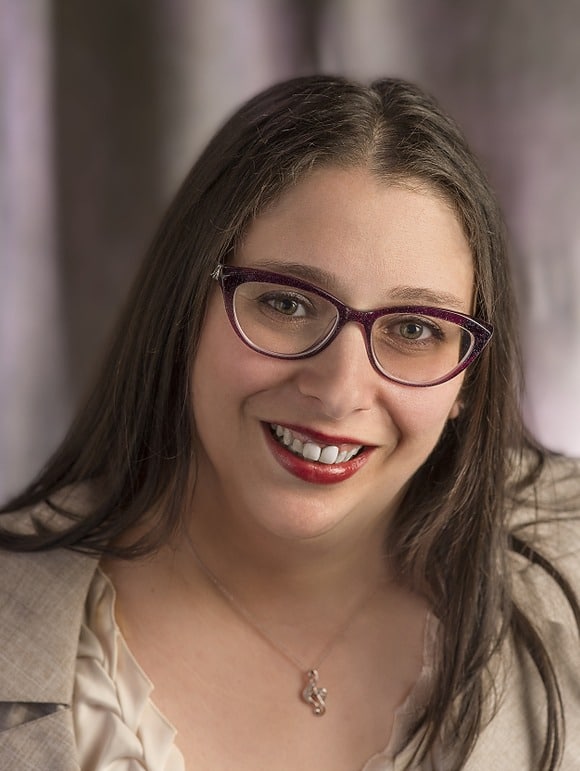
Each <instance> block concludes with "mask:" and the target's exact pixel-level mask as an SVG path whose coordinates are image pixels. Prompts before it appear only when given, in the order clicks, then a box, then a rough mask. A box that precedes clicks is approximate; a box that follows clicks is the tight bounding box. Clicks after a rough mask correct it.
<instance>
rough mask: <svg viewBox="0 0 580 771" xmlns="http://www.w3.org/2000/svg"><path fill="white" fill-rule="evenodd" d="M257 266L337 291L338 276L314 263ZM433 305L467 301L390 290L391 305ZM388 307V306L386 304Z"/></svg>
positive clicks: (421, 289) (448, 294)
mask: <svg viewBox="0 0 580 771" xmlns="http://www.w3.org/2000/svg"><path fill="white" fill-rule="evenodd" d="M254 267H255V268H262V269H263V270H271V271H273V272H275V273H281V274H283V275H289V276H295V277H296V278H300V279H302V280H303V281H308V282H309V283H311V284H315V285H316V286H319V287H321V288H323V289H326V290H327V291H329V292H336V291H337V285H336V284H337V282H336V277H335V276H334V275H333V274H332V273H329V272H328V271H326V270H323V269H322V268H316V267H314V266H312V265H304V264H302V263H300V262H278V261H274V260H260V261H259V263H256V264H255V265H254ZM393 303H395V304H399V305H433V306H436V307H441V308H449V309H450V310H452V309H457V310H461V308H463V307H464V305H465V301H464V300H462V299H461V298H460V297H458V296H457V295H455V294H452V293H451V292H441V291H435V290H433V289H428V288H427V287H416V286H397V287H393V288H392V289H390V290H389V305H392V304H393ZM385 307H387V306H385Z"/></svg>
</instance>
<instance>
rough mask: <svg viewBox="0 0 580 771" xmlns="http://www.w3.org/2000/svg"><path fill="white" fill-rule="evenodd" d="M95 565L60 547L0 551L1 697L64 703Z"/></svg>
mask: <svg viewBox="0 0 580 771" xmlns="http://www.w3.org/2000/svg"><path fill="white" fill-rule="evenodd" d="M37 514H38V516H41V517H42V516H44V514H45V512H43V511H42V507H38V508H37ZM49 515H50V514H49V513H46V516H49ZM96 566H97V560H96V559H94V558H92V557H89V556H87V555H84V554H79V553H76V552H73V551H69V550H65V549H53V550H47V551H38V552H12V551H0V701H7V702H10V701H21V702H22V701H45V702H54V703H68V701H69V698H70V687H71V684H72V677H71V673H72V669H71V667H74V658H75V656H76V646H77V642H78V634H79V629H80V623H81V619H82V612H83V608H84V603H85V599H86V596H87V592H88V589H89V585H90V582H91V579H92V577H93V575H94V572H95V569H96Z"/></svg>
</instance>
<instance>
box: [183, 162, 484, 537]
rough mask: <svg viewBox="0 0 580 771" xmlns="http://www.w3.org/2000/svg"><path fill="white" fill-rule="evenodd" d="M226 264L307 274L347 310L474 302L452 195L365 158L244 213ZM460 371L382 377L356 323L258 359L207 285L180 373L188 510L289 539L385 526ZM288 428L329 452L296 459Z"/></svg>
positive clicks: (434, 434)
mask: <svg viewBox="0 0 580 771" xmlns="http://www.w3.org/2000/svg"><path fill="white" fill-rule="evenodd" d="M234 264H235V265H239V266H248V267H253V268H262V269H266V270H269V271H274V272H277V273H282V274H286V275H293V276H298V277H301V278H305V279H306V280H308V281H310V283H315V284H317V285H319V286H320V287H322V288H323V289H325V290H327V291H329V292H331V293H332V294H333V295H335V296H336V297H338V298H339V299H340V300H342V301H343V302H344V303H346V304H347V305H350V306H351V307H353V308H357V309H364V310H368V309H375V308H382V307H386V306H389V305H401V304H405V303H408V304H415V305H431V306H433V305H435V306H441V307H446V308H451V309H452V310H457V311H460V312H463V313H469V312H470V309H471V304H472V297H473V282H474V274H473V263H472V257H471V254H470V250H469V247H468V244H467V241H466V239H465V236H464V234H463V231H462V229H461V226H460V224H459V222H458V220H457V218H456V216H455V214H454V213H453V211H452V209H451V208H450V207H449V206H448V204H447V203H446V202H445V201H443V200H442V199H441V198H440V197H437V196H436V195H434V194H433V193H432V192H429V191H428V189H426V188H425V187H421V186H420V185H419V184H417V186H415V187H412V186H401V185H396V184H391V183H387V182H384V181H381V180H379V179H377V178H376V177H375V176H373V175H372V174H371V173H370V172H368V171H366V170H364V169H339V168H322V169H318V170H316V171H314V172H312V173H311V174H309V175H308V176H307V177H305V178H303V179H302V180H301V181H299V182H298V183H297V184H296V185H295V186H294V187H292V188H290V189H288V190H287V191H286V192H285V193H284V194H283V195H282V197H281V198H280V199H279V201H278V202H277V203H276V204H275V205H274V206H272V207H271V208H270V209H268V210H267V211H266V212H264V213H262V214H261V215H260V216H259V217H258V218H257V219H256V220H255V221H254V222H253V224H252V225H251V226H250V228H249V230H248V232H247V235H246V237H245V239H244V241H243V243H242V245H241V247H240V248H239V250H238V252H237V254H236V256H235V261H234ZM461 383H462V376H461V375H460V376H458V377H456V378H455V379H454V380H451V381H449V382H447V383H444V384H441V385H438V386H433V387H427V388H415V387H410V386H405V385H400V384H397V383H393V382H390V381H388V380H387V379H386V378H384V377H382V376H381V375H380V374H379V373H378V372H377V371H376V370H375V369H374V368H373V366H372V365H371V363H370V361H369V359H368V356H367V351H366V347H365V342H364V337H363V330H362V328H361V327H359V326H358V325H357V324H355V323H349V324H347V326H346V327H344V329H343V330H342V331H341V332H340V334H339V335H338V337H337V338H336V339H335V340H334V341H333V342H332V343H331V344H330V346H329V347H328V348H326V349H325V350H323V351H321V352H320V353H318V354H316V355H315V356H313V357H311V358H308V359H302V360H293V361H289V360H280V359H274V358H269V357H267V356H265V355H263V354H260V353H257V352H255V351H253V350H251V349H250V348H248V347H247V346H246V345H245V344H244V343H243V342H242V341H241V340H240V338H239V337H238V336H237V335H236V333H235V332H234V330H233V329H232V327H231V325H230V322H229V320H228V318H227V315H226V312H225V309H224V304H223V299H222V295H221V291H220V289H219V287H218V286H217V284H216V287H215V289H214V291H213V293H212V295H211V297H210V301H209V307H208V312H207V317H206V320H205V326H204V328H203V332H202V335H201V339H200V345H199V349H198V353H197V356H196V360H195V363H194V367H193V377H192V398H193V411H194V417H195V424H196V427H197V432H198V436H199V442H200V448H199V457H198V461H199V464H198V477H197V478H198V483H197V488H196V496H197V497H196V501H195V507H196V514H199V513H202V514H203V513H204V512H205V514H206V515H207V516H208V518H211V520H212V521H214V522H215V523H216V524H218V523H220V526H227V527H228V528H232V527H234V528H240V529H241V530H242V531H243V530H244V528H246V529H247V528H251V529H253V530H254V531H257V532H262V533H266V532H267V533H269V534H270V535H275V536H277V537H279V538H285V539H306V538H312V537H314V536H322V535H327V534H329V533H334V534H335V535H339V534H343V535H344V536H345V537H349V538H350V537H353V536H355V535H356V533H357V531H366V532H368V528H369V527H371V528H377V527H382V526H383V525H386V523H387V522H388V518H389V515H390V514H391V512H392V511H393V510H394V508H395V507H396V506H397V505H398V503H399V501H400V500H401V497H402V495H403V493H404V491H405V488H406V486H407V484H408V482H409V480H410V478H411V476H412V475H413V474H414V473H415V471H416V470H417V469H418V468H419V466H421V464H422V463H423V462H424V461H425V459H426V458H427V457H428V455H429V454H430V452H431V451H432V449H433V448H434V446H435V444H436V443H437V440H438V439H439V436H440V435H441V432H442V430H443V428H444V426H445V424H446V422H447V421H448V420H449V419H452V418H453V417H454V416H456V414H457V411H458V409H459V407H458V401H457V400H458V393H459V390H460V388H461ZM276 429H278V430H277V432H276ZM284 429H286V430H287V431H288V432H290V434H288V433H286V440H288V437H290V440H291V441H292V442H293V441H294V439H298V440H299V442H301V443H302V444H308V443H309V444H314V445H318V446H319V447H320V448H321V449H322V450H324V448H325V446H330V447H337V448H338V449H339V452H340V453H341V455H340V456H339V458H338V459H337V460H336V461H335V462H334V463H329V464H326V463H323V462H321V460H319V461H314V460H307V459H305V458H304V457H302V456H301V455H300V453H298V454H297V453H296V452H295V451H292V449H289V448H288V447H286V446H285V445H284V433H283V430H284ZM277 434H282V436H280V437H278V436H277ZM299 446H300V445H298V447H299ZM361 446H362V448H363V449H362V451H360V452H359V454H358V455H357V456H356V458H354V459H353V460H348V459H346V460H343V461H342V462H339V461H340V459H341V458H342V457H344V455H345V454H346V453H349V452H354V451H355V450H356V449H357V448H358V447H361ZM314 453H315V454H316V450H314ZM325 457H326V458H327V459H328V457H330V458H331V459H332V458H333V457H334V451H332V450H331V451H327V453H326V455H325ZM347 458H348V455H347Z"/></svg>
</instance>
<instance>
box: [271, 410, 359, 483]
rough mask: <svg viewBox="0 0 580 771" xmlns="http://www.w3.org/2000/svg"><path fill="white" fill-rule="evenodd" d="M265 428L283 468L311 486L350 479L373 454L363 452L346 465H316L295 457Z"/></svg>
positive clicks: (345, 463)
mask: <svg viewBox="0 0 580 771" xmlns="http://www.w3.org/2000/svg"><path fill="white" fill-rule="evenodd" d="M263 428H264V433H265V434H266V441H267V443H268V446H269V448H270V451H271V452H272V455H273V456H274V458H275V459H276V460H277V461H278V463H279V464H280V465H281V466H282V468H284V469H285V470H286V471H288V472H290V474H292V475H293V476H295V477H298V478H299V479H302V480H303V481H304V482H310V483H311V484H316V485H332V484H336V483H338V482H344V481H345V480H346V479H350V477H352V476H353V475H354V474H356V472H357V471H359V470H360V469H361V468H362V467H363V466H364V465H365V463H366V462H367V460H368V459H369V456H370V452H371V451H370V450H363V451H362V452H360V453H359V454H358V455H357V456H356V457H355V458H352V459H351V460H348V461H345V462H344V463H331V464H326V463H316V462H315V461H311V460H305V459H304V458H302V457H300V456H299V455H295V454H294V453H293V452H290V450H289V449H288V448H287V447H285V446H284V445H283V444H280V442H277V441H276V440H275V439H274V437H273V436H272V432H271V430H270V427H269V426H268V425H265V424H264V426H263Z"/></svg>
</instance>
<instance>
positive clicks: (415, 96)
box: [0, 76, 578, 771]
mask: <svg viewBox="0 0 580 771" xmlns="http://www.w3.org/2000/svg"><path fill="white" fill-rule="evenodd" d="M321 166H340V167H345V168H348V167H364V168H367V169H369V170H370V171H371V172H372V173H373V174H375V175H376V176H377V177H378V178H380V179H383V180H385V181H386V182H405V181H409V180H412V181H417V180H418V181H420V182H422V183H423V184H425V185H426V186H427V187H428V188H429V189H430V190H431V191H433V192H434V193H435V194H437V195H440V196H442V197H443V199H445V200H446V201H447V202H449V203H450V204H451V206H452V207H453V208H454V210H455V211H456V213H457V216H458V218H459V220H460V222H461V223H462V225H463V228H464V232H465V235H466V237H467V239H468V242H469V244H470V247H471V250H472V253H473V259H474V265H475V308H474V313H475V315H476V316H478V317H480V318H482V319H484V320H488V321H490V322H492V323H493V324H494V326H495V329H496V334H495V337H494V340H493V342H492V344H491V345H490V346H488V348H487V349H486V350H485V351H484V353H483V355H482V356H481V357H480V359H479V360H478V361H477V362H476V363H475V364H474V365H473V366H472V367H471V368H470V369H469V370H468V372H467V376H466V378H465V381H464V384H463V394H462V400H463V404H464V408H463V410H462V411H461V414H460V416H459V417H458V418H457V419H456V420H453V421H449V424H448V426H447V428H446V429H445V431H444V433H443V435H442V437H441V439H440V441H439V443H438V445H437V447H436V448H435V450H434V451H433V453H432V454H431V456H430V457H429V459H428V460H427V462H426V463H425V464H424V465H423V466H422V467H421V468H420V469H419V470H418V471H417V472H416V474H415V476H414V478H413V479H412V481H411V484H410V487H409V490H408V493H407V495H406V498H405V499H404V501H403V503H402V505H401V506H400V508H399V510H398V511H397V513H396V515H395V517H394V520H393V522H392V525H391V527H390V530H389V534H388V540H387V543H386V549H387V550H388V553H389V555H390V556H391V559H392V560H393V561H394V563H395V565H396V566H397V567H398V569H399V573H400V575H401V577H402V579H403V580H404V581H406V582H407V583H408V584H409V585H410V586H411V587H413V588H414V589H415V590H417V591H420V592H422V593H423V594H424V595H426V596H427V597H428V599H429V601H430V603H431V605H432V607H433V609H434V612H435V613H436V614H437V616H438V618H439V619H440V620H441V622H442V623H441V629H442V639H441V649H440V657H439V658H440V661H439V668H438V672H437V679H436V682H435V683H434V686H433V690H432V693H431V695H430V700H429V702H428V704H427V706H426V708H425V710H424V712H423V714H422V715H421V718H420V719H419V720H418V722H417V725H416V727H415V736H416V737H419V738H420V741H419V745H418V747H419V749H418V753H419V754H423V755H425V754H427V753H428V752H429V750H430V749H431V748H432V747H433V745H434V743H435V742H436V741H437V740H438V738H440V737H447V739H448V741H449V742H450V743H451V744H452V745H453V748H454V758H455V760H454V761H453V763H454V764H456V765H454V766H453V767H454V768H461V767H462V765H463V763H464V761H465V759H466V758H467V756H468V755H469V753H470V751H471V749H472V748H473V746H474V743H475V741H476V740H477V737H478V735H479V733H480V731H481V728H482V726H483V723H484V720H485V718H486V714H487V712H486V709H487V704H488V703H489V698H490V689H489V676H488V664H489V662H490V660H491V659H492V656H493V654H494V653H495V652H497V650H498V649H499V648H500V647H501V646H502V644H503V643H504V642H505V641H506V639H507V638H508V636H509V635H511V636H512V637H513V639H514V641H515V644H516V645H517V646H519V647H521V648H522V649H523V650H525V651H527V652H528V653H529V654H530V656H531V658H532V661H533V662H534V664H535V665H536V667H537V669H538V671H539V673H540V676H541V679H542V682H543V684H544V689H545V693H546V703H547V714H548V720H547V730H546V736H545V744H544V750H543V754H542V757H541V758H540V759H539V762H538V769H541V771H548V770H549V769H555V768H556V766H557V764H558V758H559V756H560V752H561V744H562V736H563V728H562V721H563V715H562V706H561V699H560V693H559V687H558V681H557V678H556V675H555V673H554V669H553V666H552V662H551V660H550V657H549V654H548V652H547V650H546V648H545V646H544V644H543V642H542V639H541V637H540V636H539V635H538V633H537V632H536V631H535V629H534V626H533V625H532V623H531V621H530V619H529V618H528V617H527V616H526V615H525V613H523V611H521V610H520V609H519V607H518V605H517V603H516V602H515V600H514V599H513V595H512V590H511V586H510V578H509V571H508V562H509V555H510V552H512V553H513V552H518V553H519V554H520V555H523V557H524V558H525V559H527V560H529V561H530V562H536V563H538V562H539V564H540V565H541V566H542V567H544V568H545V569H546V570H547V571H548V572H549V573H550V575H552V577H554V578H555V580H556V581H557V582H558V583H559V584H560V586H561V588H562V589H563V590H564V592H565V594H566V595H567V596H568V599H569V600H570V603H571V604H572V606H573V609H574V611H575V612H577V611H578V605H577V603H576V600H575V598H574V596H573V593H572V592H571V590H570V588H569V587H568V585H567V584H566V582H565V581H564V579H563V578H562V577H561V576H560V575H559V574H558V573H557V572H556V571H555V569H554V568H552V566H551V565H550V564H549V563H547V562H545V561H544V562H542V560H543V558H542V557H541V556H540V554H539V553H538V552H537V551H536V550H535V549H534V548H533V547H532V546H531V545H529V544H527V543H526V542H525V541H524V540H522V538H521V537H520V536H516V535H515V534H513V533H510V530H509V518H510V514H511V512H512V509H513V506H514V500H515V498H516V496H517V493H518V490H521V489H523V488H524V487H525V486H526V485H531V484H532V483H533V482H534V480H535V479H536V478H537V476H538V474H539V471H540V469H541V466H542V463H543V457H544V456H543V452H542V451H541V450H540V449H539V448H538V447H536V446H535V445H534V443H533V442H532V440H531V439H530V438H529V437H528V436H527V434H526V432H525V429H524V427H523V423H522V419H521V413H520V391H521V372H520V369H521V368H520V356H519V351H518V344H517V338H516V319H515V317H514V308H515V302H514V297H513V293H512V287H511V280H510V273H509V266H508V258H507V255H506V245H505V240H504V228H503V223H502V218H501V215H500V212H499V210H498V205H497V202H496V199H495V196H494V195H493V193H492V192H491V190H490V187H489V185H488V183H487V182H486V179H485V176H484V174H483V173H482V171H481V169H480V168H479V166H478V163H477V162H476V160H475V158H474V156H473V155H472V153H471V152H470V150H469V148H468V146H467V144H466V142H465V140H464V137H463V136H462V133H461V131H460V130H459V129H458V127H457V125H456V124H455V123H454V122H453V121H452V120H451V119H450V118H449V117H448V116H447V115H446V114H445V113H444V112H443V111H442V110H441V109H440V107H439V106H438V105H437V103H436V102H435V101H434V100H433V99H432V98H431V97H429V96H428V95H426V94H425V93H424V92H423V91H421V90H420V89H419V88H417V87H416V86H414V85H412V84H410V83H407V82H404V81H401V80H397V79H383V80H378V81H376V82H374V83H372V84H371V85H370V86H363V85H360V84H357V83H354V82H350V81H348V80H346V79H344V78H340V77H326V76H313V77H305V78H297V79H294V80H291V81H288V82H285V83H281V84H278V85H275V86H273V87H271V88H269V89H268V90H266V91H264V92H263V93H261V94H259V95H258V96H256V97H255V98H253V99H252V100H250V101H249V102H247V103H246V104H245V105H244V106H242V108H241V109H240V110H239V111H238V112H236V113H235V114H234V115H233V116H232V117H231V118H230V119H229V121H228V122H226V124H225V125H224V126H223V128H222V129H221V130H220V131H219V132H218V133H217V134H216V135H215V137H214V138H213V140H212V141H211V142H210V144H209V145H208V147H207V149H206V150H205V151H204V152H203V154H202V155H201V157H200V158H199V160H198V161H197V163H196V164H195V165H194V167H193V168H192V170H191V172H190V173H189V175H188V176H187V178H186V179H185V181H184V183H183V185H182V187H181V188H180V190H179V191H178V193H177V195H176V197H175V199H174V201H173V203H172V204H171V206H170V208H169V210H168V211H167V213H166V215H165V217H164V219H163V220H162V223H161V226H160V228H159V230H158V232H157V235H156V237H155V239H154V241H153V244H152V246H151V248H150V250H149V252H148V254H147V256H146V259H145V261H144V264H143V266H142V268H141V271H140V273H139V275H138V277H137V279H136V282H135V284H134V287H133V290H132V293H131V295H130V298H129V301H128V303H127V305H126V307H125V310H124V313H123V314H122V316H121V319H120V321H119V324H118V327H117V330H116V333H115V334H114V336H113V340H112V344H111V346H110V350H109V352H108V355H107V357H106V358H105V360H104V363H103V366H102V370H101V373H100V377H99V378H98V380H97V382H96V384H95V386H94V388H93V390H92V392H91V394H90V396H89V398H88V400H87V402H86V404H85V406H84V407H83V408H82V409H81V410H80V411H79V413H78V417H77V418H76V420H75V422H74V423H73V425H72V428H71V429H70V432H69V433H68V435H67V437H66V438H65V440H64V441H63V443H62V445H61V446H60V448H59V449H58V450H57V452H56V453H55V454H54V456H53V457H52V458H51V459H50V461H49V462H48V463H47V465H46V466H45V468H44V469H43V471H42V472H41V473H40V475H39V476H38V477H37V479H36V480H35V481H33V483H32V484H31V485H30V486H29V487H28V488H27V489H26V490H25V491H24V492H23V493H21V494H20V495H18V496H17V497H16V498H14V499H13V500H12V501H10V502H9V504H8V505H7V506H6V507H5V508H4V510H5V511H8V510H14V509H21V508H24V507H30V506H32V505H34V504H36V503H39V502H41V501H46V500H49V499H51V498H52V499H53V502H52V505H53V507H54V508H55V509H59V507H58V506H57V504H56V503H54V497H55V494H56V493H57V492H58V491H59V490H61V489H62V488H64V487H66V486H70V485H78V484H79V483H83V482H86V481H88V480H94V481H95V482H98V489H99V491H100V496H99V502H98V504H96V505H95V506H94V507H93V508H92V510H91V511H89V512H83V513H82V514H81V513H80V512H75V511H70V510H68V509H67V510H66V511H65V510H63V509H59V510H60V513H61V514H64V515H65V517H66V518H67V519H66V522H67V524H66V526H65V527H63V526H62V525H61V526H60V527H59V528H54V529H52V530H51V529H49V528H48V527H47V526H46V525H44V526H42V525H40V524H39V526H38V529H37V532H35V533H34V534H28V535H22V534H21V535H18V534H16V533H14V532H7V531H4V532H3V533H2V534H1V535H0V546H3V547H4V548H10V549H18V550H39V549H48V548H55V547H67V548H71V549H77V550H82V551H86V552H90V553H92V554H103V553H108V554H111V555H114V556H118V557H124V558H136V557H139V556H142V555H144V554H147V553H150V552H151V551H153V550H155V549H156V548H158V547H159V546H160V545H161V544H162V543H164V542H165V541H166V540H167V539H168V538H169V537H171V536H172V535H174V534H175V533H176V532H177V531H178V529H179V526H180V518H181V514H182V511H184V510H187V505H186V504H187V500H188V496H190V495H191V490H192V485H193V484H194V483H195V474H196V466H195V452H196V432H195V425H194V424H193V418H192V416H191V409H190V406H189V405H190V372H191V363H192V360H193V358H194V357H195V353H196V346H197V343H198V340H199V337H200V334H201V331H202V327H203V321H204V314H205V308H206V301H207V297H208V293H209V291H210V288H211V286H212V279H211V272H212V270H213V269H214V267H215V266H216V264H217V263H218V262H219V261H227V259H228V256H229V255H230V254H231V253H232V251H233V250H235V247H236V244H237V243H238V241H239V240H240V238H242V236H243V234H244V232H245V230H246V228H247V226H248V224H249V223H250V222H251V221H252V219H253V218H255V217H256V216H257V215H259V213H260V211H261V210H263V209H264V207H266V206H267V205H269V204H271V203H272V202H274V201H275V200H276V199H277V198H278V197H279V196H280V195H281V193H282V192H283V191H284V190H285V189H286V188H288V186H290V185H293V184H295V183H296V182H297V181H298V180H300V179H301V178H302V176H303V175H305V174H307V173H308V172H309V171H310V170H311V169H313V168H316V167H321ZM524 454H525V455H526V456H527V457H528V460H527V461H526V464H525V465H526V469H527V470H526V472H525V474H524V475H523V476H522V473H520V471H519V469H520V468H521V467H523V465H524V464H523V462H522V457H523V456H524ZM514 478H517V479H518V485H519V486H516V485H514V484H513V483H512V481H511V480H512V479H514ZM161 503H163V506H161V505H160V504H161ZM161 509H162V510H163V516H160V515H157V516H155V517H151V512H152V511H160V510H161ZM144 517H150V518H151V522H150V526H149V527H148V529H147V533H146V535H145V536H142V537H141V538H140V539H138V540H134V541H133V542H131V543H130V545H128V546H127V545H125V546H124V547H120V546H118V545H116V539H117V537H118V536H120V535H121V534H122V533H125V532H128V531H130V530H131V529H132V528H133V527H134V526H135V525H136V524H137V523H139V522H141V521H142V520H143V518H144Z"/></svg>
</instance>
